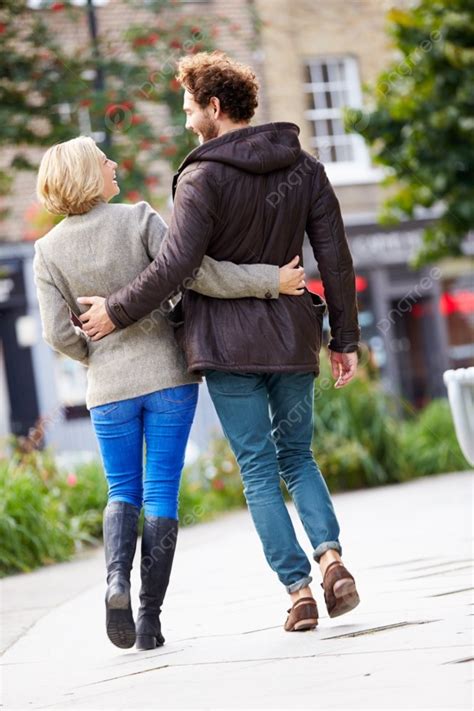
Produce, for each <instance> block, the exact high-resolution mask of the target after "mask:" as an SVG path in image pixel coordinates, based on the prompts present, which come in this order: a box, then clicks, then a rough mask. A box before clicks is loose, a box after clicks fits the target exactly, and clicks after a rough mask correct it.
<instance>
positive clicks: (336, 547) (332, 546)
mask: <svg viewBox="0 0 474 711" xmlns="http://www.w3.org/2000/svg"><path fill="white" fill-rule="evenodd" d="M326 551H337V552H338V553H339V555H342V548H341V544H340V543H339V541H325V542H324V543H320V544H319V546H318V547H317V548H315V549H314V551H313V558H314V560H315V561H316V563H319V559H320V558H321V556H322V555H323V554H324V553H326Z"/></svg>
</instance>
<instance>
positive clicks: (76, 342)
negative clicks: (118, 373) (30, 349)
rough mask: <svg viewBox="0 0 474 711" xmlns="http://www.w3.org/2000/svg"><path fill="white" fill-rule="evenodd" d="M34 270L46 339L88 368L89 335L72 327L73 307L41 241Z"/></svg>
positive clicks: (55, 348) (34, 261) (61, 351)
mask: <svg viewBox="0 0 474 711" xmlns="http://www.w3.org/2000/svg"><path fill="white" fill-rule="evenodd" d="M33 271H34V280H35V285H36V294H37V297H38V303H39V309H40V316H41V324H42V328H43V334H42V335H43V338H44V340H45V341H46V343H48V344H49V345H50V346H51V348H54V350H55V351H58V352H59V353H63V354H64V355H66V356H68V357H69V358H73V359H74V360H78V361H80V362H81V363H82V364H83V365H87V360H88V346H87V336H86V335H85V333H83V332H82V331H81V329H80V328H78V327H77V326H74V325H73V324H72V322H71V316H70V310H69V306H68V304H67V303H66V301H65V299H64V297H63V295H62V294H61V292H60V291H59V289H58V287H57V286H56V284H55V283H54V280H53V278H52V276H51V274H50V271H49V269H48V265H47V263H46V260H45V258H44V256H43V253H42V251H41V247H40V244H39V242H36V243H35V258H34V260H33Z"/></svg>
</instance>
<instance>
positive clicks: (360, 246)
mask: <svg viewBox="0 0 474 711" xmlns="http://www.w3.org/2000/svg"><path fill="white" fill-rule="evenodd" d="M425 224H426V223H425V222H423V221H416V222H415V221H413V222H406V223H403V224H402V225H399V226H397V227H396V228H382V227H380V226H379V225H374V224H365V225H364V224H357V225H346V230H347V234H348V238H349V241H350V246H351V252H352V255H353V258H354V265H355V269H356V275H357V281H356V286H357V296H358V305H359V315H360V324H361V328H362V339H363V342H364V343H365V344H366V345H367V346H368V347H369V349H370V352H371V354H372V357H373V361H374V362H375V363H376V364H377V366H378V367H379V368H380V371H381V375H382V379H383V381H384V384H385V386H386V388H387V390H390V391H392V392H394V393H395V394H397V395H398V396H400V397H402V398H403V399H404V400H407V401H408V402H410V403H411V404H412V405H414V406H415V407H422V406H423V405H425V404H426V403H427V402H429V401H430V400H431V399H432V398H435V397H444V396H446V389H445V386H444V384H443V372H444V371H445V370H447V369H448V368H461V367H468V366H470V365H473V364H474V345H473V342H472V341H473V339H472V335H473V326H474V285H473V279H472V273H471V271H470V264H469V260H468V258H467V257H465V258H463V259H461V260H445V261H444V262H442V263H440V264H438V265H431V266H428V267H425V268H423V269H421V270H416V271H415V270H412V269H410V268H409V266H408V261H409V259H410V258H411V256H412V255H413V254H414V253H415V252H416V250H417V249H418V247H419V245H420V244H421V239H422V232H423V228H424V226H425ZM466 251H467V248H466ZM305 264H306V265H314V259H313V257H312V254H311V250H310V248H309V247H306V258H305ZM307 273H308V276H310V277H311V276H313V277H314V278H312V279H311V282H310V288H311V290H313V291H319V292H320V293H323V291H322V284H321V282H320V281H319V280H318V278H317V275H313V273H312V269H311V266H307ZM327 327H328V324H327V320H326V328H327Z"/></svg>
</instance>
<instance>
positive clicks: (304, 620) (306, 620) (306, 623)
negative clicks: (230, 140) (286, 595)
mask: <svg viewBox="0 0 474 711" xmlns="http://www.w3.org/2000/svg"><path fill="white" fill-rule="evenodd" d="M288 612H289V613H290V614H289V615H288V617H287V620H286V622H285V624H284V629H285V630H286V631H287V632H304V631H305V630H314V628H315V627H316V625H317V624H318V607H317V605H316V600H315V599H314V598H312V597H300V598H299V600H297V601H296V602H295V603H294V605H293V607H291V608H290V609H289V610H288Z"/></svg>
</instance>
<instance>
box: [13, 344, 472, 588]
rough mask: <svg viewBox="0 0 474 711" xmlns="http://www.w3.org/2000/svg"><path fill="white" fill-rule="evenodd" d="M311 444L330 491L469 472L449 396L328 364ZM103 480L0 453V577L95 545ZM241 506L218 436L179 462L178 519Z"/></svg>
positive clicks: (92, 472)
mask: <svg viewBox="0 0 474 711" xmlns="http://www.w3.org/2000/svg"><path fill="white" fill-rule="evenodd" d="M314 399H315V403H314V412H315V417H314V420H315V433H314V441H313V450H314V453H315V457H316V460H317V462H318V465H319V467H320V469H321V471H322V473H323V475H324V477H325V479H326V481H327V482H328V485H329V488H330V490H331V491H333V492H334V491H344V490H351V489H357V488H361V487H366V486H378V485H381V484H386V483H394V482H401V481H407V480H408V479H412V478H414V477H417V476H422V475H427V474H436V473H439V472H449V471H456V470H462V469H467V468H469V466H468V464H467V462H466V461H465V459H464V457H463V456H462V454H461V452H460V450H459V446H458V444H457V440H456V436H455V433H454V428H453V424H452V420H451V413H450V409H449V405H448V402H447V401H446V400H435V401H433V402H432V403H431V404H430V405H428V407H426V408H425V409H424V410H423V411H422V412H420V413H413V412H411V411H410V409H409V408H407V406H406V405H405V404H403V403H401V402H400V401H399V400H398V399H397V398H395V397H393V396H391V395H389V394H387V393H386V392H384V391H383V389H382V387H381V384H380V382H379V381H378V379H377V377H376V376H375V375H374V373H373V372H372V371H371V370H370V369H367V368H361V369H360V372H359V376H358V377H357V378H356V379H355V380H354V381H353V382H352V383H350V384H349V385H348V386H346V387H345V388H341V389H339V390H335V388H334V387H333V380H332V378H329V366H328V362H327V360H326V359H325V358H324V357H323V359H322V371H321V377H320V378H319V380H318V382H317V386H316V389H315V396H314ZM106 501H107V485H106V482H105V477H104V475H103V472H102V468H101V466H100V465H99V464H98V463H97V464H89V465H81V466H79V467H77V469H75V471H74V472H63V471H60V470H59V469H58V468H57V467H56V466H55V464H54V459H53V455H52V453H50V452H38V451H34V452H32V453H29V454H23V453H21V452H20V451H19V450H18V449H15V447H13V454H10V455H9V457H8V458H4V459H0V575H5V574H8V573H12V572H16V571H28V570H32V569H33V568H35V567H37V566H40V565H44V564H47V563H51V562H53V561H62V560H67V559H69V558H70V557H71V556H72V555H74V553H75V552H76V551H77V550H78V549H79V548H80V547H81V546H84V545H85V544H91V543H95V542H98V541H100V539H101V535H102V511H103V509H104V507H105V504H106ZM244 505H245V500H244V497H243V493H242V484H241V480H240V475H239V470H238V467H237V464H236V461H235V459H234V457H233V455H232V453H231V452H230V449H229V447H228V445H227V443H226V442H225V440H221V439H216V440H215V441H214V442H213V443H212V445H211V447H210V449H209V451H208V452H207V453H206V454H205V455H203V456H201V457H200V458H199V459H198V460H197V462H195V463H194V464H193V465H192V466H190V467H188V468H186V470H185V471H184V474H183V480H182V484H181V489H180V508H179V511H180V522H181V525H191V524H195V523H198V522H200V521H203V520H207V519H209V518H212V517H213V516H215V515H216V514H218V513H219V512H222V511H228V510H231V509H233V508H238V507H241V506H244Z"/></svg>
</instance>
